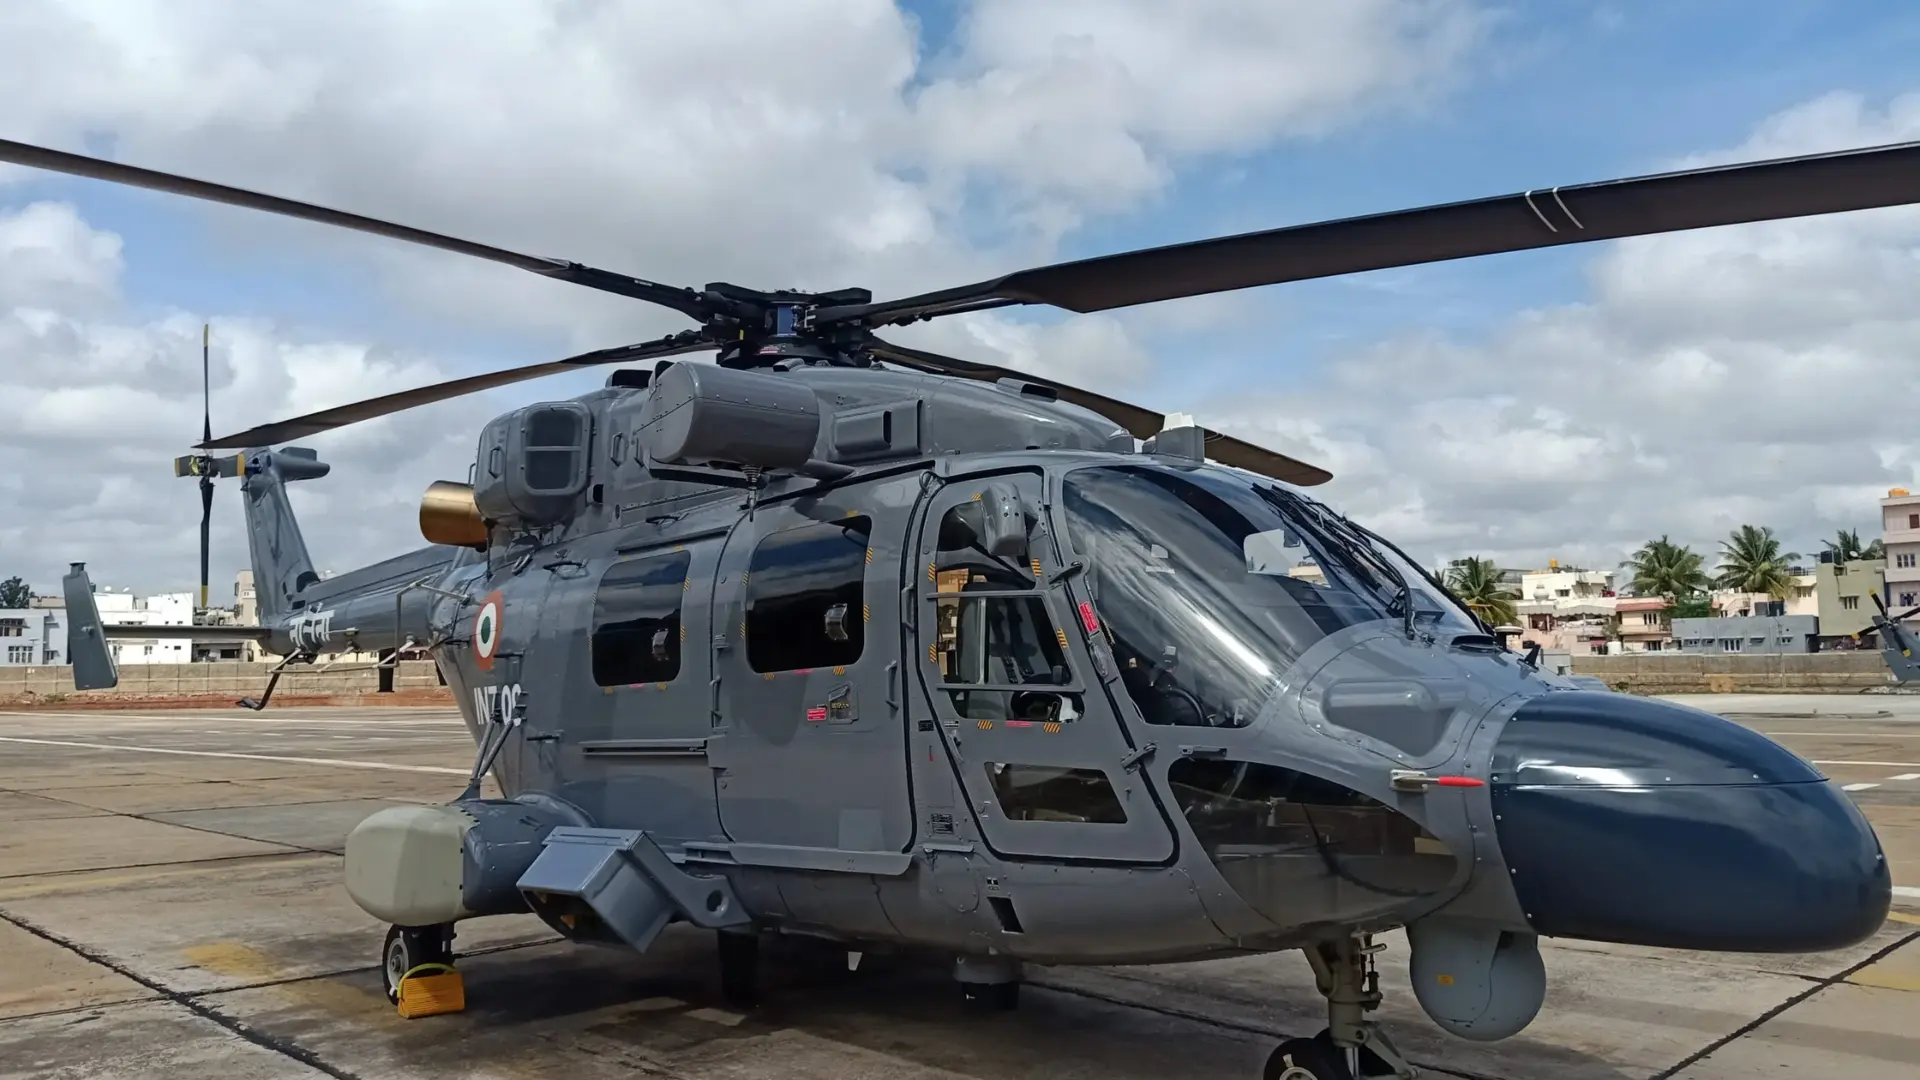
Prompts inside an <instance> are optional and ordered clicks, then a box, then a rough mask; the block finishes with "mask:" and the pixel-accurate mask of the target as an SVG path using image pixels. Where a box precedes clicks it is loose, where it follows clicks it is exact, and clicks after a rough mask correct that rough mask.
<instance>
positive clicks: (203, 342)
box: [200, 323, 213, 603]
mask: <svg viewBox="0 0 1920 1080" xmlns="http://www.w3.org/2000/svg"><path fill="white" fill-rule="evenodd" d="M212 338H213V326H212V324H210V323H201V324H200V441H201V442H212V441H213V375H212V370H213V368H212V365H211V364H210V363H209V361H208V352H209V349H210V342H211V341H212ZM202 602H203V603H204V598H203V599H202Z"/></svg>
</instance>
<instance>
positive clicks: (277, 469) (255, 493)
mask: <svg viewBox="0 0 1920 1080" xmlns="http://www.w3.org/2000/svg"><path fill="white" fill-rule="evenodd" d="M245 460H246V476H245V479H243V480H242V481H241V482H240V491H241V493H242V494H243V495H244V496H245V498H246V512H247V548H248V551H249V553H250V554H251V556H252V562H253V587H254V593H255V595H256V596H257V597H258V599H259V604H260V622H261V623H262V624H266V623H269V622H271V621H272V620H274V619H275V618H276V617H284V616H286V615H288V614H290V613H292V612H295V611H298V610H300V609H301V608H302V607H304V606H305V602H304V601H303V600H302V599H301V596H300V594H301V592H303V591H304V590H305V589H306V588H307V587H308V586H310V585H312V584H314V583H315V582H317V581H319V580H320V575H319V574H317V573H315V572H314V570H313V559H312V557H311V556H309V555H308V554H307V541H306V539H305V538H304V537H303V536H301V535H300V523H299V522H298V521H296V520H295V519H294V516H293V504H292V503H290V502H288V501H287V484H288V483H290V482H292V481H295V480H317V479H319V478H320V477H322V476H325V475H327V473H328V472H329V471H331V469H332V466H330V465H328V464H326V463H325V462H323V461H321V460H320V459H319V455H317V454H315V453H314V452H313V451H312V450H308V449H305V448H304V447H298V446H289V447H287V448H286V449H284V450H251V451H248V452H247V454H246V455H245Z"/></svg>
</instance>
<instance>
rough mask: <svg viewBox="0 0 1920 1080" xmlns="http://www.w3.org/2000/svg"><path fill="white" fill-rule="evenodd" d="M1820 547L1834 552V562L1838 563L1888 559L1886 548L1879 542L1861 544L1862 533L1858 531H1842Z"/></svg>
mask: <svg viewBox="0 0 1920 1080" xmlns="http://www.w3.org/2000/svg"><path fill="white" fill-rule="evenodd" d="M1820 546H1822V547H1824V548H1826V549H1827V550H1828V551H1830V552H1832V553H1833V561H1834V562H1837V563H1850V562H1857V561H1859V560H1861V559H1884V558H1886V557H1887V549H1886V546H1885V545H1884V544H1882V543H1881V542H1880V541H1879V540H1875V541H1873V542H1872V543H1870V544H1863V543H1861V542H1860V532H1859V530H1857V529H1841V530H1840V531H1839V532H1837V533H1835V534H1834V538H1833V539H1832V540H1822V541H1820Z"/></svg>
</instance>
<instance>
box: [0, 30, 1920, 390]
mask: <svg viewBox="0 0 1920 1080" xmlns="http://www.w3.org/2000/svg"><path fill="white" fill-rule="evenodd" d="M904 6H905V7H906V8H907V9H908V10H910V11H911V12H912V13H913V14H914V15H915V16H916V17H918V18H919V19H920V21H921V25H922V28H923V31H924V33H925V35H926V36H925V38H924V41H923V51H924V52H925V53H927V54H939V53H941V52H942V51H943V50H945V49H946V48H947V47H948V38H949V36H950V35H951V33H952V31H953V27H954V22H955V20H956V19H957V18H958V17H959V12H960V10H961V5H960V4H958V3H956V2H955V0H919V2H910V3H906V4H905V5H904ZM1499 18H1500V21H1499V24H1498V28H1497V29H1496V31H1495V35H1496V40H1497V42H1498V45H1497V46H1496V47H1495V48H1494V49H1492V50H1489V54H1488V60H1487V62H1486V63H1484V64H1482V65H1479V66H1478V70H1477V71H1476V72H1475V73H1474V75H1473V77H1472V78H1471V79H1470V80H1468V81H1467V82H1466V83H1465V84H1464V85H1463V86H1462V87H1461V88H1460V89H1459V90H1458V91H1457V92H1456V93H1454V94H1453V95H1452V96H1450V97H1448V98H1447V99H1445V100H1443V101H1440V102H1437V103H1436V104H1435V105H1434V106H1433V107H1431V108H1430V109H1428V110H1424V111H1423V112H1421V113H1420V114H1419V115H1387V116H1378V117H1375V118H1372V119H1369V120H1367V121H1366V122H1364V123H1362V124H1360V125H1359V126H1357V127H1352V128H1347V129H1343V130H1340V131H1337V132H1335V133H1334V134H1331V135H1329V136H1326V137H1324V138H1319V139H1315V140H1312V141H1310V142H1301V141H1295V142H1288V143H1285V144H1282V145H1279V146H1277V147H1275V148H1273V149H1270V150H1268V151H1266V152H1264V153H1260V154H1256V155H1253V156H1251V157H1240V158H1233V159H1228V160H1219V159H1212V160H1206V161H1201V162H1191V163H1187V164H1185V165H1183V166H1182V168H1181V169H1180V179H1179V183H1178V185H1177V187H1176V188H1175V189H1174V190H1173V191H1171V192H1169V193H1167V195H1166V196H1165V197H1163V198H1160V199H1157V200H1155V201H1154V202H1153V203H1151V204H1150V205H1148V206H1146V207H1144V208H1142V209H1140V210H1138V211H1136V212H1133V213H1129V214H1126V215H1123V216H1119V217H1116V218H1110V219H1102V220H1096V221H1094V222H1093V223H1091V224H1090V225H1089V226H1087V227H1085V228H1083V229H1082V230H1080V231H1079V232H1077V233H1075V234H1072V235H1070V236H1069V237H1068V238H1067V239H1066V241H1065V246H1064V248H1063V251H1062V255H1063V257H1077V256H1084V255H1094V254H1100V253H1102V252H1106V251H1112V250H1121V249H1125V248H1130V247H1138V246H1148V245H1152V244H1161V243H1173V242H1178V241H1180V240H1184V239H1191V238H1194V237H1198V236H1207V235H1218V234H1221V233H1229V232H1236V231H1243V230H1246V229H1251V228H1261V227H1273V226H1278V225H1284V224H1292V223H1298V222H1306V221H1315V220H1322V219H1327V218H1337V217H1344V216H1349V215H1354V214H1364V213H1370V212H1377V211H1381V210H1388V209H1396V208H1400V207H1406V206H1418V205H1424V204H1428V203H1435V202H1445V201H1451V200H1455V199H1465V198H1475V197H1479V196H1484V195H1493V194H1501V193H1505V192H1509V191H1515V190H1521V189H1524V188H1530V187H1545V186H1551V185H1553V184H1557V183H1581V182H1585V181H1590V180H1600V179H1606V178H1610V177H1614V176H1622V175H1632V174H1635V173H1640V172H1647V171H1655V170H1658V169H1659V168H1661V167H1662V165H1663V163H1664V162H1665V161H1667V160H1671V159H1673V158H1675V157H1678V156H1680V155H1684V154H1687V153H1691V152H1695V151H1699V150H1702V149H1707V148H1712V147H1718V146H1724V145H1729V144H1732V143H1736V142H1738V141H1739V140H1740V139H1741V138H1743V137H1744V135H1745V134H1746V132H1747V130H1748V129H1749V128H1750V126H1751V125H1752V124H1753V123H1754V122H1756V121H1757V120H1758V119H1760V118H1762V117H1764V116H1766V115H1769V114H1771V113H1773V112H1776V111H1778V110H1780V109H1783V108H1786V107H1788V106H1791V105H1793V104H1796V103H1799V102H1802V101H1805V100H1807V99H1810V98H1812V97H1816V96H1818V95H1820V94H1822V93H1825V92H1828V91H1832V90H1837V89H1846V90H1853V91H1858V92H1862V93H1864V94H1866V95H1867V96H1868V97H1870V98H1875V99H1877V98H1881V97H1884V96H1886V95H1888V94H1891V93H1894V92H1896V91H1899V90H1901V89H1906V88H1909V87H1910V86H1911V85H1912V84H1913V72H1914V67H1913V57H1914V56H1916V55H1920V7H1915V6H1914V5H1912V4H1905V3H1898V2H1894V0H1877V2H1858V3H1850V4H1847V5H1843V6H1838V7H1836V6H1835V5H1831V4H1823V3H1817V2H1814V0H1770V2H1768V3H1766V4H1753V3H1740V2H1735V0H1676V2H1673V3H1665V4H1636V5H1629V4H1625V3H1608V2H1591V0H1546V2H1540V3H1532V4H1525V5H1521V4H1510V5H1508V6H1507V8H1506V10H1504V11H1502V12H1501V13H1500V16H1499ZM47 194H53V195H57V196H59V197H62V198H67V199H71V200H73V201H74V202H76V203H77V204H78V205H79V207H80V208H81V210H82V212H83V214H84V216H85V217H86V218H87V219H88V220H89V221H90V222H91V223H93V224H94V225H95V226H96V227H102V228H107V229H111V230H113V231H115V232H118V233H120V234H121V235H122V236H123V237H124V238H125V239H126V241H127V251H128V253H129V254H128V262H127V272H126V276H125V288H126V292H127V294H128V295H129V297H131V298H133V299H134V300H135V301H136V302H139V303H143V304H148V305H156V306H164V305H170V306H175V307H180V308H186V309H190V310H217V311H233V312H252V313H259V314H262V315H271V316H273V317H274V318H276V319H278V320H281V321H282V322H283V323H284V324H286V325H287V326H288V327H289V328H290V329H292V330H294V331H295V332H296V333H297V332H298V331H299V330H300V329H302V328H305V329H307V330H309V331H310V332H312V333H316V334H318V333H321V332H323V330H325V329H334V328H340V327H354V328H359V329H360V331H361V332H362V333H364V334H366V335H368V336H370V337H375V338H378V339H379V340H381V341H382V343H383V344H387V345H393V346H402V347H405V346H414V347H419V348H430V347H432V348H438V349H441V350H451V351H456V352H458V353H459V354H460V355H461V356H463V357H465V358H467V359H468V360H470V361H471V362H472V364H473V366H474V367H476V368H478V367H482V366H490V365H493V364H498V363H503V362H510V363H518V362H529V361H532V360H535V359H539V358H541V357H543V356H545V355H547V353H548V352H550V351H551V350H553V349H556V348H561V349H563V348H564V346H563V345H562V344H559V343H556V342H554V341H552V340H547V339H542V338H540V337H539V336H537V335H524V336H522V335H515V334H513V333H510V332H503V331H501V330H499V329H497V328H488V329H487V330H485V331H484V332H463V330H462V328H461V327H460V326H459V325H458V324H457V322H455V321H454V320H448V319H445V318H433V317H425V316H422V315H420V314H418V313H417V312H412V311H410V310H409V309H407V308H406V307H403V306H400V305H398V304H395V303H393V302H392V301H391V299H390V298H389V297H387V296H385V295H383V294H382V293H380V292H378V291H376V290H374V289H370V288H369V287H367V286H366V284H365V280H366V279H365V276H364V275H362V274H359V273H357V272H356V270H355V269H354V268H353V267H344V266H341V265H339V264H329V263H328V262H327V261H325V260H323V259H320V258H316V257H315V256H314V255H313V253H312V252H311V251H306V252H301V253H298V254H295V255H287V256H272V255H268V254H263V253H262V252H260V251H258V250H256V249H253V248H251V247H248V248H236V247H235V246H234V245H232V244H231V243H230V242H228V241H227V240H226V239H225V238H224V237H223V236H222V235H221V234H218V233H214V232H210V231H209V229H208V228H207V227H206V221H207V218H206V217H205V215H204V211H202V210H200V208H197V207H193V206H183V205H182V202H181V201H180V200H178V199H175V198H173V197H171V196H166V195H161V194H155V193H148V192H139V191H127V190H120V189H115V188H111V187H107V186H105V185H99V184H91V183H73V182H68V181H66V180H64V179H60V178H48V179H46V180H38V181H33V182H29V183H27V184H25V185H21V186H19V187H16V188H14V189H13V190H11V191H9V192H7V193H6V196H5V198H4V200H0V206H4V205H7V204H9V203H12V204H18V203H20V202H23V201H26V200H27V199H30V198H32V197H36V196H43V195H47ZM223 212H224V211H223ZM474 239H480V240H486V239H488V237H485V236H477V237H474ZM348 242H349V243H360V244H364V245H368V246H372V245H379V244H383V243H386V242H385V241H382V240H379V239H377V238H364V239H350V240H349V241H348ZM542 254H558V255H566V254H569V253H567V252H542ZM1592 256H1593V252H1592V250H1590V249H1586V248H1573V249H1563V250H1554V251H1545V252H1533V253H1523V254H1517V255H1509V256H1504V257H1497V258H1489V259H1482V260H1476V261H1472V262H1465V263H1452V264H1446V265H1441V266H1437V267H1425V268H1414V269H1409V270H1399V271H1388V272H1384V273H1379V274H1372V275H1363V276H1361V277H1358V278H1352V279H1346V280H1334V281H1324V282H1309V283H1302V284H1295V285H1289V286H1282V287H1278V288H1274V289H1268V290H1263V293H1264V294H1265V295H1264V296H1263V300H1266V301H1268V303H1266V304H1263V305H1261V308H1260V310H1261V311H1262V312H1263V313H1270V314H1271V315H1273V316H1275V317H1278V318H1280V319H1283V320H1284V326H1283V331H1282V332H1281V333H1280V334H1279V335H1277V336H1271V337H1270V336H1269V331H1268V330H1267V329H1266V328H1264V327H1263V326H1261V325H1259V324H1252V325H1245V326H1241V327H1235V328H1233V329H1232V330H1230V331H1222V332H1221V333H1219V334H1218V335H1216V336H1215V337H1213V338H1211V339H1209V340H1207V341H1204V342H1198V343H1195V346H1194V348H1193V351H1194V352H1195V353H1196V354H1197V355H1196V357H1195V359H1196V362H1197V363H1198V364H1199V365H1200V368H1201V371H1202V374H1203V377H1204V378H1205V379H1206V380H1207V381H1208V385H1217V386H1230V385H1232V383H1233V381H1234V380H1235V379H1236V378H1239V377H1243V376H1244V374H1245V373H1246V372H1247V370H1248V366H1249V365H1252V366H1253V367H1254V368H1255V369H1256V370H1258V371H1260V372H1263V373H1266V374H1269V375H1280V374H1285V375H1288V376H1290V377H1299V376H1300V375H1301V374H1303V373H1308V372H1311V371H1312V370H1313V369H1314V367H1315V366H1316V365H1317V363H1318V362H1319V361H1321V360H1323V359H1324V358H1325V357H1326V356H1327V355H1328V354H1329V352H1330V351H1338V350H1340V349H1342V348H1348V347H1351V346H1353V345H1354V344H1357V343H1362V342H1367V341H1372V340H1376V339H1379V338H1382V337H1385V336H1388V335H1389V334H1391V333H1392V332H1394V331H1397V330H1403V329H1410V328H1429V329H1438V330H1443V331H1448V332H1452V333H1457V334H1461V335H1465V336H1469V337H1471V336H1472V335H1474V334H1475V333H1476V332H1479V331H1482V330H1484V329H1485V328H1486V327H1487V326H1488V325H1490V324H1492V323H1495V322H1497V321H1498V320H1500V319H1502V318H1504V317H1505V316H1507V315H1509V314H1510V313H1512V312H1513V311H1514V310H1516V309H1519V308H1524V307H1530V306H1539V305H1550V304H1557V303H1563V302H1567V301H1572V300H1576V299H1578V298H1579V297H1580V296H1581V295H1582V294H1583V292H1584V280H1583V276H1582V268H1583V267H1584V266H1585V265H1586V263H1587V261H1588V260H1589V259H1591V258H1592ZM615 269H626V270H629V271H630V272H633V273H637V274H639V275H641V276H646V275H648V274H649V272H650V271H649V268H648V267H645V266H635V267H615ZM1010 269H1011V268H1010ZM688 284H700V283H698V282H688ZM743 284H759V283H753V282H743ZM766 284H769V285H774V286H777V285H779V284H782V283H766ZM1387 284H1391V285H1393V286H1394V289H1393V291H1392V292H1383V291H1382V289H1381V286H1383V285H1387ZM876 291H877V292H879V293H881V294H882V295H884V294H885V290H884V289H882V288H877V289H876ZM1023 317H1030V318H1033V319H1035V320H1038V321H1046V320H1047V319H1048V318H1049V317H1050V316H1049V315H1048V314H1046V313H1041V312H1036V313H1033V314H1031V315H1028V316H1023ZM1249 339H1251V340H1249ZM1163 348H1167V346H1163ZM1174 348H1177V347H1174ZM543 350H546V351H544V352H543ZM1180 351H1181V352H1183V353H1185V352H1186V350H1180ZM1193 374H1194V372H1193V369H1192V368H1191V367H1188V366H1186V365H1184V364H1183V365H1182V369H1181V377H1182V379H1183V380H1185V379H1190V378H1191V377H1192V375H1193ZM1189 385H1192V384H1189Z"/></svg>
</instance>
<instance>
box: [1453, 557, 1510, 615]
mask: <svg viewBox="0 0 1920 1080" xmlns="http://www.w3.org/2000/svg"><path fill="white" fill-rule="evenodd" d="M1447 590H1448V591H1449V592H1451V593H1453V595H1454V596H1456V597H1459V599H1460V602H1461V603H1463V604H1465V605H1467V607H1468V608H1469V609H1470V610H1471V611H1472V612H1473V613H1474V614H1475V615H1477V616H1479V617H1480V621H1481V622H1484V623H1486V624H1487V625H1488V626H1506V625H1508V624H1511V623H1513V622H1515V621H1517V620H1518V619H1519V617H1520V616H1519V615H1518V614H1517V613H1516V612H1515V611H1514V607H1513V602H1514V601H1515V600H1518V599H1520V594H1519V593H1515V592H1509V591H1507V588H1506V586H1505V585H1503V584H1501V581H1500V569H1499V567H1496V566H1495V565H1493V560H1492V559H1480V558H1475V557H1473V556H1471V555H1469V556H1468V557H1466V558H1464V559H1461V560H1460V561H1459V562H1456V563H1454V564H1453V565H1452V566H1449V567H1447Z"/></svg>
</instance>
